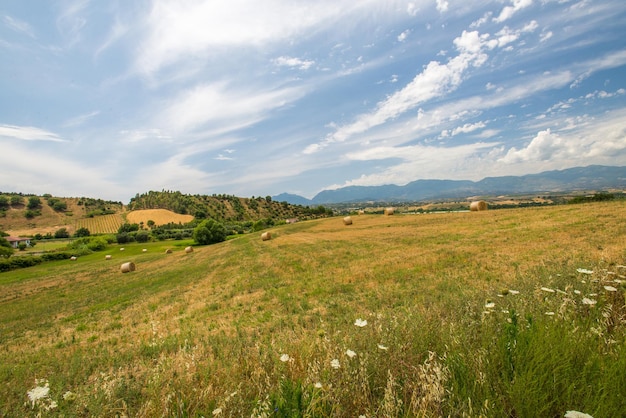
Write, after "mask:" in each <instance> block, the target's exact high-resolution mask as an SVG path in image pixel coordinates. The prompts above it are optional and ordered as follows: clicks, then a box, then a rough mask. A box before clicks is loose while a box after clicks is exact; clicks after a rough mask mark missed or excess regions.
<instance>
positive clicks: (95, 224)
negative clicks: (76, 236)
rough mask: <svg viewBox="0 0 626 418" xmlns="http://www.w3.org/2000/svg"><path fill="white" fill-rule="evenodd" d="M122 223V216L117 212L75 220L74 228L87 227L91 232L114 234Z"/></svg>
mask: <svg viewBox="0 0 626 418" xmlns="http://www.w3.org/2000/svg"><path fill="white" fill-rule="evenodd" d="M123 223H124V218H123V217H122V215H121V214H119V213H114V214H110V215H100V216H94V217H93V218H82V219H77V220H76V225H75V228H76V229H79V228H87V229H88V230H89V232H90V233H91V234H114V233H116V232H117V231H118V230H119V229H120V226H122V224H123Z"/></svg>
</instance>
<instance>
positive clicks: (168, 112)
mask: <svg viewBox="0 0 626 418" xmlns="http://www.w3.org/2000/svg"><path fill="white" fill-rule="evenodd" d="M302 94H304V90H303V89H302V88H295V87H289V88H278V89H275V90H238V89H233V88H230V87H229V86H228V85H227V84H226V83H214V84H200V85H197V86H195V87H193V88H191V89H189V90H186V91H184V92H182V93H180V94H179V95H178V96H176V97H175V98H173V99H171V100H170V102H169V103H168V104H166V106H165V108H164V110H163V111H162V112H161V114H160V115H159V117H158V119H157V120H156V121H155V123H160V124H161V125H162V126H164V127H167V128H168V129H170V130H172V131H174V132H179V133H180V132H188V133H189V132H194V131H197V130H198V129H200V128H202V127H205V126H206V125H207V124H208V123H209V122H211V123H213V124H218V125H220V126H229V125H231V126H233V129H234V128H236V129H240V128H242V127H243V126H249V125H252V124H254V123H257V122H259V121H260V120H263V118H265V117H267V114H268V112H270V111H272V110H274V109H277V108H280V107H282V106H285V105H287V104H289V103H291V102H293V101H294V100H297V99H298V98H299V97H301V96H302Z"/></svg>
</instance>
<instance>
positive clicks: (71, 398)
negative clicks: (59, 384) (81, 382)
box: [63, 390, 76, 402]
mask: <svg viewBox="0 0 626 418" xmlns="http://www.w3.org/2000/svg"><path fill="white" fill-rule="evenodd" d="M63 400H64V401H68V402H72V401H74V400H76V394H75V393H73V392H70V391H69V390H68V391H67V392H65V393H64V394H63Z"/></svg>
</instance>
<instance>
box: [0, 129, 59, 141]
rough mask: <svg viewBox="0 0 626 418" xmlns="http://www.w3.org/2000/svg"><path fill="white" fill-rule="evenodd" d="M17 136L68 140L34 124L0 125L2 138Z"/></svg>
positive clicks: (33, 139)
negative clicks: (33, 125) (35, 126)
mask: <svg viewBox="0 0 626 418" xmlns="http://www.w3.org/2000/svg"><path fill="white" fill-rule="evenodd" d="M1 137H5V138H15V139H21V140H24V141H52V142H67V140H65V139H63V138H61V137H60V136H59V135H57V134H55V133H53V132H49V131H46V130H43V129H39V128H34V127H32V126H15V125H0V138H1Z"/></svg>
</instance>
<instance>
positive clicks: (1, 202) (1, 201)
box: [0, 196, 9, 210]
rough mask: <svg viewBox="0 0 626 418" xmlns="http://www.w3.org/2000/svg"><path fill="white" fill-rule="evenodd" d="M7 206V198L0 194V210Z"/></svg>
mask: <svg viewBox="0 0 626 418" xmlns="http://www.w3.org/2000/svg"><path fill="white" fill-rule="evenodd" d="M8 208H9V198H8V197H6V196H0V210H5V209H8Z"/></svg>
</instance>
